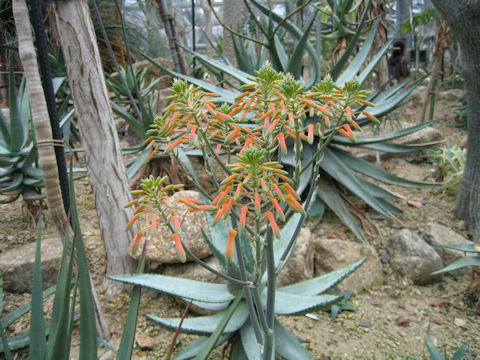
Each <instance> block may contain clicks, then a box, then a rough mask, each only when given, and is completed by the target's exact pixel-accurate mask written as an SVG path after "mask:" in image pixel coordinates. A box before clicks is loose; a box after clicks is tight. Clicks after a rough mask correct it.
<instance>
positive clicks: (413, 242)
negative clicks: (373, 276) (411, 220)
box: [387, 229, 443, 285]
mask: <svg viewBox="0 0 480 360" xmlns="http://www.w3.org/2000/svg"><path fill="white" fill-rule="evenodd" d="M387 252H388V254H389V255H390V258H391V260H390V263H391V264H392V268H393V269H394V270H395V271H396V272H398V273H400V274H402V275H404V276H406V277H408V278H409V279H411V280H412V281H413V282H414V283H416V284H419V285H422V284H428V283H431V282H433V281H435V280H436V279H438V276H433V275H431V274H432V272H434V271H436V270H439V269H441V268H442V266H443V263H442V259H441V257H440V255H438V253H437V252H436V251H435V249H434V248H433V247H431V246H430V245H428V243H427V242H426V241H425V240H423V239H422V238H421V237H420V236H419V235H418V234H417V233H415V232H413V231H411V230H409V229H402V230H400V231H398V232H397V233H395V234H394V235H393V236H392V237H391V238H389V239H388V240H387Z"/></svg>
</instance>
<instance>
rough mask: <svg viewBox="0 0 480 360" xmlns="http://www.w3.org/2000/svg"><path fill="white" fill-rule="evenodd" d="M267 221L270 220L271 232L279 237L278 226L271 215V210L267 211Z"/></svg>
mask: <svg viewBox="0 0 480 360" xmlns="http://www.w3.org/2000/svg"><path fill="white" fill-rule="evenodd" d="M266 216H267V219H268V221H269V222H270V226H271V227H272V231H273V234H274V235H275V237H276V238H279V237H280V228H279V227H278V225H277V222H276V221H275V216H273V213H272V212H271V211H269V212H267V214H266Z"/></svg>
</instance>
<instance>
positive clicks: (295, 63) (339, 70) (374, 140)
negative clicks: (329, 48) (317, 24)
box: [145, 0, 433, 239]
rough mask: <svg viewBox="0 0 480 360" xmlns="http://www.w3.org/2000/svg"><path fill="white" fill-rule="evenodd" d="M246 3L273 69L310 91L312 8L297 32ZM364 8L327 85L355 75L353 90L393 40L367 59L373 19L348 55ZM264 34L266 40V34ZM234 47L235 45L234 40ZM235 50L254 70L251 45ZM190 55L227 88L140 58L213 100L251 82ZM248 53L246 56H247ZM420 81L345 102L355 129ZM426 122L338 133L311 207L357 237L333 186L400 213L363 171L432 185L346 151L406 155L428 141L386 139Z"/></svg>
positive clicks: (305, 157) (308, 149) (385, 211)
mask: <svg viewBox="0 0 480 360" xmlns="http://www.w3.org/2000/svg"><path fill="white" fill-rule="evenodd" d="M249 3H251V4H253V5H254V6H255V7H256V8H257V9H258V10H259V11H260V12H261V13H262V14H264V15H265V17H266V18H267V21H268V24H269V27H268V29H270V31H271V32H270V33H269V34H270V35H269V36H270V39H271V41H270V42H268V43H267V44H263V45H264V46H265V49H267V52H268V54H269V55H268V57H269V58H270V59H271V60H272V66H273V67H274V68H276V69H277V70H281V71H289V72H290V73H291V74H292V75H293V76H294V77H295V78H296V79H298V80H300V81H301V82H302V84H303V85H304V86H305V88H306V89H307V90H308V89H311V88H312V86H313V83H315V82H316V80H317V77H318V76H319V74H320V72H319V67H317V66H316V65H315V64H316V60H317V61H318V59H316V57H315V56H314V55H313V54H314V53H315V52H314V49H313V47H312V45H311V44H310V42H309V31H310V28H311V26H312V23H313V20H314V19H315V16H316V14H317V12H316V11H314V12H313V13H312V16H311V17H310V18H309V19H308V20H307V22H306V25H305V29H304V30H303V31H302V30H300V29H299V28H298V27H297V26H296V25H295V24H293V23H292V22H290V21H289V20H288V19H284V18H283V17H280V16H279V15H278V14H276V13H275V12H273V11H271V10H270V9H268V8H267V7H265V6H263V5H262V4H260V3H258V2H257V1H254V0H252V1H250V2H249ZM367 8H368V7H367ZM366 12H367V10H365V11H364V14H363V16H362V18H361V19H360V22H359V24H358V28H357V32H356V33H355V35H354V36H353V37H352V40H351V42H350V43H349V44H348V46H347V48H346V49H345V52H344V55H343V56H342V57H341V58H340V59H339V61H338V62H337V63H336V64H335V65H334V66H333V67H332V69H331V70H330V76H331V79H332V81H333V83H334V85H332V86H336V87H340V88H343V87H344V86H345V84H346V83H348V82H349V81H351V80H352V79H353V78H354V77H356V78H357V80H358V86H359V88H360V87H363V86H364V84H365V82H366V80H367V78H368V77H369V76H370V74H371V73H372V71H373V69H374V68H375V66H376V64H377V63H378V62H379V61H380V59H381V58H382V57H383V56H384V55H385V53H386V51H387V50H388V48H389V46H390V45H391V42H392V41H393V39H391V40H390V41H388V42H387V43H386V44H385V45H384V46H383V48H382V49H381V50H380V51H379V52H378V53H377V54H375V55H374V56H373V58H371V59H370V60H369V54H370V50H371V47H372V44H373V41H374V37H375V33H376V29H377V26H378V22H379V20H377V21H375V23H374V24H373V26H372V27H371V29H370V33H369V35H368V36H367V37H366V38H365V39H363V40H364V41H363V44H362V45H361V46H360V48H359V49H358V51H357V52H356V53H355V54H354V52H355V51H356V47H357V46H358V41H359V39H360V34H361V32H362V29H363V26H364V24H365V22H366ZM274 24H277V27H274ZM277 28H278V29H280V28H281V29H282V30H283V31H286V32H289V33H290V34H291V36H293V37H295V39H296V46H295V47H294V49H293V50H292V52H291V53H290V55H287V51H286V50H285V48H284V47H283V45H282V43H281V41H280V39H279V38H278V36H277V34H278V32H279V31H280V30H276V29H277ZM267 34H268V33H267ZM266 38H267V39H268V36H266ZM257 44H258V41H257ZM237 45H239V44H238V42H237ZM249 45H251V44H249ZM260 45H262V43H260ZM237 48H238V54H239V57H243V58H244V59H250V60H251V61H250V60H249V61H248V64H246V65H245V66H244V69H245V70H248V71H254V70H255V69H254V68H255V66H257V65H256V63H255V64H254V63H253V60H252V59H253V58H252V56H253V51H252V49H250V47H248V48H245V47H242V46H241V44H240V45H239V46H237ZM242 49H243V50H242ZM245 49H246V50H245ZM248 49H250V50H248ZM191 54H192V55H194V56H195V57H196V58H197V59H199V60H200V61H201V63H202V64H203V65H204V66H205V67H206V68H207V69H208V70H210V71H211V72H212V73H213V74H219V76H221V81H222V84H223V85H224V84H227V85H229V87H228V88H227V87H225V86H223V87H221V86H215V85H212V84H211V83H208V82H206V81H204V80H202V79H196V78H193V77H190V76H186V75H182V74H179V73H176V72H173V71H170V70H168V69H166V68H165V67H163V66H161V65H160V64H158V63H156V62H155V61H154V60H153V59H152V58H150V57H148V56H145V57H146V58H147V59H149V60H150V61H151V62H152V63H153V64H154V65H156V66H158V67H159V68H161V69H163V70H164V71H166V72H168V73H170V74H171V75H172V76H176V77H178V78H181V79H184V80H186V81H188V82H190V83H192V84H195V85H197V86H200V87H202V88H203V89H205V90H206V91H209V92H212V93H215V94H216V95H217V96H218V97H217V98H216V101H217V102H225V103H228V104H233V103H235V97H236V96H238V95H239V94H240V90H239V89H238V86H235V84H238V83H240V84H243V85H249V84H250V85H251V84H252V80H251V79H252V77H251V76H252V73H247V72H245V71H242V70H239V69H236V68H234V67H232V66H230V65H228V64H226V63H225V62H223V61H221V60H216V59H211V58H208V57H206V56H204V55H202V54H200V53H194V52H191ZM249 54H250V55H251V56H249ZM305 54H309V55H310V58H311V61H312V63H313V64H314V66H313V69H314V70H313V74H312V75H311V76H310V78H309V79H303V78H302V73H301V65H302V64H303V58H304V55H305ZM353 55H354V56H353ZM244 63H247V61H244ZM239 64H242V61H239ZM317 65H319V64H317ZM421 81H423V78H422V79H418V80H417V81H415V82H403V83H400V84H398V85H395V86H393V87H391V88H389V89H383V88H382V89H378V90H377V91H375V92H373V93H372V94H371V95H370V96H369V97H368V99H366V100H368V101H364V102H363V103H361V104H352V105H351V106H350V111H351V112H353V113H358V114H359V115H358V117H357V120H358V124H359V126H360V127H363V126H366V125H369V124H371V123H372V118H377V119H381V118H382V117H383V116H384V115H386V114H388V113H390V112H392V111H393V110H394V109H396V108H397V107H398V106H399V105H400V104H401V103H402V102H403V101H404V100H405V98H406V97H407V96H408V95H409V94H410V93H411V92H412V91H413V90H414V89H415V87H416V86H417V85H418V84H420V83H421ZM357 90H358V89H357ZM325 103H328V99H326V100H325ZM365 114H368V115H365ZM245 121H248V120H245ZM308 121H310V122H311V123H312V124H318V123H319V121H321V118H319V117H318V116H312V117H310V118H309V120H308ZM430 124H431V122H430V123H425V124H422V125H420V126H413V127H410V128H407V129H402V130H399V131H394V132H391V133H389V134H385V135H381V136H373V137H362V136H357V137H356V139H355V141H353V140H351V139H346V138H344V137H342V136H339V135H335V136H333V138H332V140H331V141H330V143H329V144H328V147H327V149H326V151H325V152H324V157H323V161H322V162H321V163H320V173H321V175H322V179H323V180H322V181H321V183H320V184H319V189H318V190H317V191H316V194H317V195H316V198H315V199H314V200H315V202H316V205H317V206H316V208H317V209H318V208H319V207H320V208H324V207H325V206H328V207H329V208H330V209H332V211H333V212H334V213H335V214H336V215H337V216H339V217H340V218H341V220H342V221H343V222H344V223H345V224H346V225H347V226H348V227H349V228H350V229H351V231H352V232H353V233H354V234H355V236H356V237H357V238H359V239H363V237H364V235H363V231H362V229H361V228H360V227H359V226H358V225H357V223H356V221H355V219H354V217H353V215H352V214H351V212H350V211H349V209H348V206H347V203H346V202H345V201H344V200H343V199H342V198H341V197H340V196H339V195H338V188H337V187H338V185H339V184H341V185H342V186H344V187H346V188H347V189H348V190H349V191H350V192H351V193H353V194H355V195H356V196H358V197H359V198H360V199H362V200H363V201H364V202H366V203H367V204H368V205H369V206H370V207H372V208H373V209H374V210H375V211H377V212H379V213H380V214H382V215H384V216H387V217H395V216H398V215H400V214H401V211H400V209H398V208H397V207H395V206H393V205H392V204H391V203H390V202H389V201H388V200H389V199H394V198H396V195H394V194H392V193H390V192H388V191H386V190H384V189H383V188H382V187H380V186H378V185H376V184H374V183H373V182H370V181H369V180H368V179H367V178H365V177H364V176H363V175H366V176H368V177H369V178H373V179H375V180H379V181H381V182H384V183H387V184H394V185H398V186H407V187H424V186H433V185H432V184H426V183H421V182H414V181H409V180H406V179H403V178H399V177H397V176H394V175H392V174H390V173H388V172H387V171H385V170H383V169H381V168H379V167H377V166H375V165H373V164H370V163H368V162H366V161H363V160H361V159H359V158H357V157H355V156H354V155H352V153H351V152H350V151H349V148H352V147H361V148H365V149H370V150H376V151H384V152H392V153H406V152H410V151H416V150H421V149H423V148H425V147H427V146H431V144H430V145H427V144H426V145H400V144H396V143H394V142H392V141H393V140H395V139H398V138H399V137H402V136H405V135H407V134H410V133H412V132H415V131H418V130H420V129H422V128H424V127H426V126H428V125H430ZM318 141H320V139H319V138H318V137H317V138H315V140H314V144H312V145H306V146H304V148H303V152H302V154H301V158H302V161H303V162H304V163H305V164H307V163H309V161H310V160H311V156H312V154H313V153H314V152H315V150H314V149H315V146H316V143H317V142H318ZM292 156H293V155H292V152H291V151H289V154H288V155H287V156H284V157H283V158H282V162H283V163H284V165H286V166H287V168H288V166H289V165H291V159H292ZM309 175H310V174H309V172H308V171H306V172H304V173H303V174H302V177H301V182H300V184H299V186H300V188H299V191H300V192H302V191H303V190H304V189H306V188H307V185H308V179H309Z"/></svg>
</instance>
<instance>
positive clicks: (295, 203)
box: [285, 194, 305, 215]
mask: <svg viewBox="0 0 480 360" xmlns="http://www.w3.org/2000/svg"><path fill="white" fill-rule="evenodd" d="M285 202H286V203H287V204H288V206H290V208H291V209H292V210H294V211H296V212H299V213H301V214H304V215H305V210H303V207H302V205H301V204H300V203H299V202H298V201H297V200H296V199H295V198H294V197H293V196H292V195H291V194H288V195H287V196H285Z"/></svg>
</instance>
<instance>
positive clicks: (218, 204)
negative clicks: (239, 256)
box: [180, 146, 304, 237]
mask: <svg viewBox="0 0 480 360" xmlns="http://www.w3.org/2000/svg"><path fill="white" fill-rule="evenodd" d="M265 154H266V150H265V149H259V148H257V147H255V146H249V147H248V148H247V149H245V151H244V152H243V153H242V154H239V155H238V162H237V163H234V164H230V165H228V168H229V169H230V170H231V172H232V174H231V175H230V176H228V177H227V178H225V179H224V180H223V181H222V183H221V184H220V188H219V190H218V192H217V196H216V197H215V198H214V199H213V200H212V201H211V203H210V204H200V203H199V202H198V201H193V200H191V199H180V201H181V202H183V203H185V204H186V205H187V206H189V207H190V210H191V211H201V210H203V211H212V212H214V213H215V216H214V218H213V224H216V223H217V222H218V221H220V220H222V219H225V218H227V217H228V216H230V215H231V212H232V209H233V208H234V207H239V208H240V215H239V221H238V230H240V231H245V225H246V223H247V218H249V217H251V218H252V219H255V220H256V222H257V223H258V226H262V225H263V224H265V223H267V222H268V223H269V224H270V226H271V228H272V230H273V233H274V235H275V236H277V237H279V236H280V228H279V226H278V224H277V222H276V220H275V218H279V219H280V220H282V221H285V214H284V209H282V206H281V205H280V203H281V202H283V203H286V204H287V206H288V207H290V208H291V209H292V210H293V211H295V212H301V213H304V209H303V208H302V205H301V204H300V202H299V200H300V197H299V196H298V194H297V192H296V191H295V190H294V189H293V188H292V186H291V185H290V183H291V182H292V180H291V179H290V178H289V177H288V173H287V172H286V171H285V170H283V169H282V165H281V164H280V163H278V162H277V161H268V162H265V160H264V159H265ZM274 214H275V215H276V216H275V215H274ZM246 235H248V234H246Z"/></svg>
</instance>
